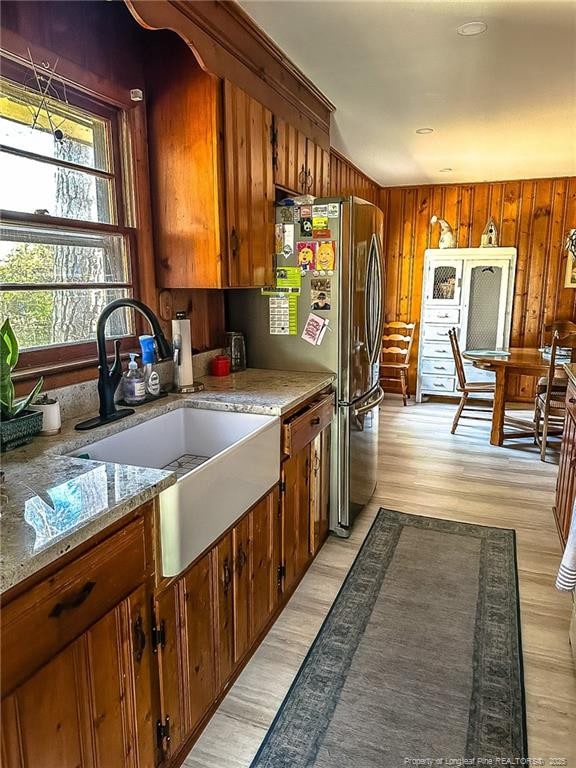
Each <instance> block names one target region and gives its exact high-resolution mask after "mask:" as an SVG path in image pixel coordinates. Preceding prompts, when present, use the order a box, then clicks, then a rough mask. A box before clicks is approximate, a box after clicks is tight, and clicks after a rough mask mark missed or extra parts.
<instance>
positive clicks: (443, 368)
mask: <svg viewBox="0 0 576 768" xmlns="http://www.w3.org/2000/svg"><path fill="white" fill-rule="evenodd" d="M434 370H435V371H445V370H446V367H445V366H444V365H435V366H434Z"/></svg>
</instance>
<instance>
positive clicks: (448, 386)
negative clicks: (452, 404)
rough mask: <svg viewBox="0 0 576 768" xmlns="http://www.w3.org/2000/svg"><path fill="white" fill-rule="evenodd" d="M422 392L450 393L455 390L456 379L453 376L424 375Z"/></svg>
mask: <svg viewBox="0 0 576 768" xmlns="http://www.w3.org/2000/svg"><path fill="white" fill-rule="evenodd" d="M421 381H422V386H421V389H422V392H430V393H431V392H437V393H438V394H442V395H450V394H453V393H454V392H455V386H454V384H455V380H454V377H452V376H422V380H421Z"/></svg>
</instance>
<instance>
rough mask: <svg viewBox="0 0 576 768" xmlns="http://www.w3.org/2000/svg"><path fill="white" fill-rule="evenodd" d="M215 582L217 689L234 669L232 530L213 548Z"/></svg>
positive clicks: (222, 686)
mask: <svg viewBox="0 0 576 768" xmlns="http://www.w3.org/2000/svg"><path fill="white" fill-rule="evenodd" d="M213 556H214V560H215V564H214V565H215V570H216V578H215V581H216V584H217V601H216V604H217V612H216V613H217V633H216V665H217V670H218V690H219V691H221V690H222V689H223V688H224V686H225V685H226V683H227V682H228V680H229V679H230V676H231V674H232V672H233V670H234V585H233V581H234V578H233V573H234V557H233V549H232V533H229V534H228V535H226V536H224V538H223V539H221V540H220V541H219V542H218V544H217V546H216V547H215V548H214V550H213Z"/></svg>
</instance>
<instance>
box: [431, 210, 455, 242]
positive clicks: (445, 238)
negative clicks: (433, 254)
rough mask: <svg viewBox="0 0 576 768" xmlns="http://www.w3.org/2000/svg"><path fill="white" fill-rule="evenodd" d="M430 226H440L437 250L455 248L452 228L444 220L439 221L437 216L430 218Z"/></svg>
mask: <svg viewBox="0 0 576 768" xmlns="http://www.w3.org/2000/svg"><path fill="white" fill-rule="evenodd" d="M430 224H440V241H439V243H438V247H439V248H455V247H456V242H455V240H454V232H452V227H451V226H450V224H448V222H447V221H446V220H445V219H439V218H438V216H432V218H431V219H430Z"/></svg>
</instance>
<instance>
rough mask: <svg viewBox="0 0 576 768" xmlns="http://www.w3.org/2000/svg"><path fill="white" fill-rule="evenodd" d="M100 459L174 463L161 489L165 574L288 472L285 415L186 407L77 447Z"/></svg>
mask: <svg viewBox="0 0 576 768" xmlns="http://www.w3.org/2000/svg"><path fill="white" fill-rule="evenodd" d="M86 454H88V457H89V458H90V459H93V460H96V461H108V462H113V463H116V464H133V465H135V466H139V467H153V468H155V469H162V468H166V469H172V470H174V471H176V473H177V475H178V480H177V482H176V484H175V485H173V486H171V487H170V488H168V489H166V490H165V491H162V493H161V494H160V540H161V546H162V573H163V575H164V576H176V575H177V574H179V573H181V572H182V571H183V570H184V569H185V568H186V567H187V566H188V565H190V563H191V562H192V561H193V560H194V559H195V558H196V557H197V556H198V555H199V554H200V553H201V552H203V551H204V550H205V549H206V548H207V547H209V546H210V545H211V544H212V543H213V542H214V541H215V540H216V539H217V538H218V537H219V536H220V535H221V534H222V533H224V531H225V530H226V529H227V528H229V527H230V526H231V525H233V524H234V522H235V521H236V520H238V518H239V517H241V515H242V514H243V513H244V512H245V511H246V510H247V509H248V508H249V507H250V506H252V504H254V503H255V502H256V501H258V499H259V498H260V497H261V496H263V495H264V494H265V493H266V491H268V490H269V489H270V488H271V487H272V486H273V485H274V484H275V483H277V482H278V480H279V477H280V419H279V418H278V417H276V416H261V415H258V414H251V413H234V412H231V411H209V410H202V409H199V408H178V409H177V410H174V411H170V412H169V413H165V414H163V415H161V416H157V417H156V418H154V419H150V420H149V421H145V422H143V423H141V424H137V425H135V426H134V427H129V428H128V429H125V430H123V431H122V432H118V433H116V434H114V435H110V436H109V437H105V438H104V439H103V440H98V441H97V442H95V443H92V444H91V445H87V446H85V447H84V448H82V449H79V450H77V451H74V452H73V453H71V454H70V455H71V456H84V457H85V456H86Z"/></svg>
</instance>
